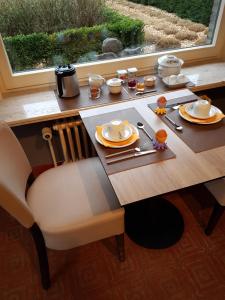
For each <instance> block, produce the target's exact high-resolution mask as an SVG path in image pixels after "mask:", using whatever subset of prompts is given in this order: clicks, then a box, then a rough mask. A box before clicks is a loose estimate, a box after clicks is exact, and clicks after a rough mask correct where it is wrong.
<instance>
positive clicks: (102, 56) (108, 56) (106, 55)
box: [96, 52, 118, 60]
mask: <svg viewBox="0 0 225 300" xmlns="http://www.w3.org/2000/svg"><path fill="white" fill-rule="evenodd" d="M117 57H118V55H116V54H115V53H113V52H107V53H102V54H99V55H96V60H104V59H113V58H117Z"/></svg>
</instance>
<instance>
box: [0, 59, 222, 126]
mask: <svg viewBox="0 0 225 300" xmlns="http://www.w3.org/2000/svg"><path fill="white" fill-rule="evenodd" d="M182 73H184V74H186V75H187V76H189V79H190V80H191V81H192V82H193V83H194V84H195V86H194V87H192V88H190V89H191V91H193V92H195V91H201V90H205V89H209V88H214V87H220V86H225V62H222V61H221V62H216V63H207V64H201V65H196V66H192V67H186V68H183V69H182ZM65 101H66V100H65ZM93 104H94V103H93ZM99 105H101V103H100V104H99ZM93 106H94V105H93ZM86 109H87V108H86ZM78 114H79V113H78V109H72V110H69V111H63V112H62V111H61V110H60V108H59V105H58V102H57V99H56V97H55V94H54V91H53V90H52V89H48V90H46V89H45V90H42V91H40V90H39V91H37V90H36V91H34V90H33V91H32V92H23V93H22V92H20V93H16V94H14V95H11V96H7V97H5V98H4V99H2V100H0V120H3V121H6V122H7V123H8V124H9V125H10V126H19V125H25V124H31V123H36V122H42V121H48V120H54V119H60V118H64V117H70V116H75V115H78Z"/></svg>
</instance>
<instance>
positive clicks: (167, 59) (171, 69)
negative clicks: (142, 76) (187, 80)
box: [158, 55, 184, 78]
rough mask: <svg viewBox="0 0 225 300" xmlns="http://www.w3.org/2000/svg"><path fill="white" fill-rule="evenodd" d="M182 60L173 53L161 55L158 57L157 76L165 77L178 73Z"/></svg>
mask: <svg viewBox="0 0 225 300" xmlns="http://www.w3.org/2000/svg"><path fill="white" fill-rule="evenodd" d="M183 63H184V61H183V60H182V59H180V58H177V57H176V56H174V55H163V56H161V57H159V59H158V75H159V77H161V78H163V77H167V76H170V75H178V74H180V71H181V66H182V65H183Z"/></svg>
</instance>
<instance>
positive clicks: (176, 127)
mask: <svg viewBox="0 0 225 300" xmlns="http://www.w3.org/2000/svg"><path fill="white" fill-rule="evenodd" d="M165 118H166V119H167V120H168V121H169V122H170V123H171V124H172V125H173V126H174V127H175V129H176V130H178V131H182V130H183V127H182V126H180V125H178V124H177V123H175V122H174V121H173V120H172V119H170V117H168V116H167V115H165Z"/></svg>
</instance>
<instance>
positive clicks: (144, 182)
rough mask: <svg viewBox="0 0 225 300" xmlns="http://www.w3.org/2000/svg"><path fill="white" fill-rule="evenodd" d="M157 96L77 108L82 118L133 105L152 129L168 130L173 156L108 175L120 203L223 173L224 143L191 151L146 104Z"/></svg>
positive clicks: (183, 92) (170, 96)
mask: <svg viewBox="0 0 225 300" xmlns="http://www.w3.org/2000/svg"><path fill="white" fill-rule="evenodd" d="M188 95H193V93H192V92H191V91H189V90H188V89H183V90H179V91H174V92H169V93H166V94H164V96H166V98H167V100H168V102H169V101H170V100H172V99H174V98H179V97H184V96H188ZM158 97H159V95H155V96H151V97H146V98H145V99H142V100H132V101H129V102H125V103H119V104H114V105H112V106H107V107H99V108H92V109H89V110H85V111H80V115H81V118H82V119H83V118H87V117H91V116H95V115H99V114H104V113H107V112H113V111H117V110H123V109H125V108H130V107H134V108H135V109H136V110H137V111H138V112H139V114H141V116H142V117H143V118H144V119H145V121H146V122H147V123H148V124H149V125H150V126H151V127H152V128H153V129H154V130H155V131H157V130H159V129H165V130H166V131H167V133H168V139H167V143H168V146H169V147H170V149H171V150H172V151H173V152H174V153H175V155H176V158H173V159H169V160H164V161H160V162H157V163H153V164H150V165H145V166H141V167H138V168H134V169H129V170H126V171H122V172H118V173H114V174H112V175H109V180H110V182H111V184H112V186H113V188H114V190H115V192H116V195H117V197H118V199H119V201H120V204H121V205H126V204H129V203H132V202H136V201H139V200H142V199H145V198H148V197H153V196H156V195H160V194H164V193H168V192H171V191H175V190H179V189H182V188H185V187H188V186H192V185H195V184H199V183H202V182H206V181H209V180H213V179H216V178H220V177H223V176H225V146H222V147H218V148H214V149H211V150H207V151H203V152H200V153H195V152H193V151H192V150H191V149H190V148H189V147H188V146H187V145H186V144H185V143H184V142H183V141H182V140H181V139H180V138H179V137H178V136H177V135H176V134H175V133H174V132H173V131H172V130H171V129H170V128H169V127H168V126H167V125H166V124H165V123H164V122H163V121H162V120H161V119H160V118H159V117H158V116H157V115H156V114H155V113H154V112H153V111H152V110H150V109H149V108H148V107H147V105H148V104H150V103H154V102H155V101H156V100H157V98H158Z"/></svg>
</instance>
